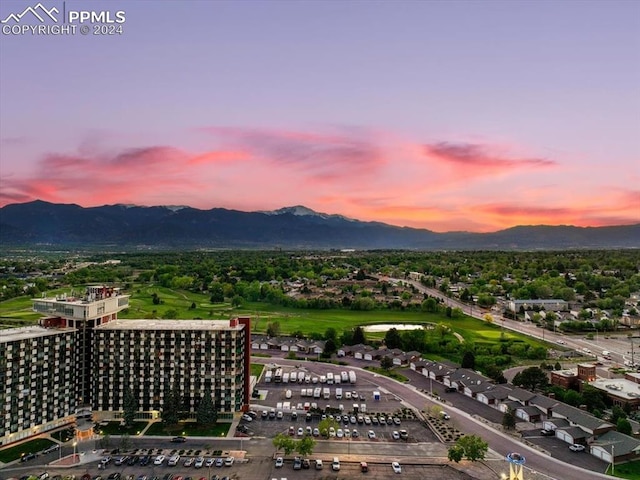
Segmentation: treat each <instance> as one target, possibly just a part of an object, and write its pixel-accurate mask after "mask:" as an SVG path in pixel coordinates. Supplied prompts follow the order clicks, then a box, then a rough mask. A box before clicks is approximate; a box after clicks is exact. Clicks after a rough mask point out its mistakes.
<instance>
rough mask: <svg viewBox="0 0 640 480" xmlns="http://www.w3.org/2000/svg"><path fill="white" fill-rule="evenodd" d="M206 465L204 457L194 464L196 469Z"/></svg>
mask: <svg viewBox="0 0 640 480" xmlns="http://www.w3.org/2000/svg"><path fill="white" fill-rule="evenodd" d="M203 465H204V457H197V458H196V461H195V463H194V464H193V466H194V467H196V468H202V466H203Z"/></svg>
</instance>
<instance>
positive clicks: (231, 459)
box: [224, 457, 236, 467]
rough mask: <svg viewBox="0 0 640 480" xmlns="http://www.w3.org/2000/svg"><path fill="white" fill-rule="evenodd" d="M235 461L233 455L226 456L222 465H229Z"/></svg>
mask: <svg viewBox="0 0 640 480" xmlns="http://www.w3.org/2000/svg"><path fill="white" fill-rule="evenodd" d="M235 461H236V459H235V457H227V458H225V459H224V466H225V467H231V466H232V465H233V462H235Z"/></svg>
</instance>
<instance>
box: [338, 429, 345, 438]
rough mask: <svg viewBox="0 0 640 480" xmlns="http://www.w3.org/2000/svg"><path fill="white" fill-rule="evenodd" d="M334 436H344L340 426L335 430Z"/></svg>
mask: <svg viewBox="0 0 640 480" xmlns="http://www.w3.org/2000/svg"><path fill="white" fill-rule="evenodd" d="M336 437H338V438H342V437H344V432H343V431H342V429H341V428H339V429H338V431H337V432H336Z"/></svg>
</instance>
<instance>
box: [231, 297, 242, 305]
mask: <svg viewBox="0 0 640 480" xmlns="http://www.w3.org/2000/svg"><path fill="white" fill-rule="evenodd" d="M243 301H244V299H243V298H242V297H241V296H240V295H234V296H233V298H232V299H231V305H232V306H233V307H239V306H240V305H242V302H243Z"/></svg>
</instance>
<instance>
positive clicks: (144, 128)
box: [0, 0, 640, 232]
mask: <svg viewBox="0 0 640 480" xmlns="http://www.w3.org/2000/svg"><path fill="white" fill-rule="evenodd" d="M40 1H41V6H42V7H44V8H45V9H46V10H47V11H50V12H51V11H52V10H51V9H52V8H53V7H56V8H57V9H58V11H59V12H62V14H61V15H62V16H64V15H69V14H70V12H79V11H87V12H89V11H93V12H96V13H99V12H101V11H105V12H108V13H109V15H110V17H109V18H106V17H105V16H103V17H102V18H98V19H94V20H97V22H96V23H94V24H91V23H86V22H85V23H82V24H81V23H77V20H74V22H73V23H69V19H68V18H67V17H65V18H64V19H62V18H61V17H56V19H59V22H57V23H58V26H59V25H60V24H61V23H63V20H67V26H69V27H71V26H72V25H73V26H74V27H76V29H77V30H76V31H75V34H57V35H56V34H53V33H51V32H49V33H46V34H35V35H34V34H32V33H31V32H30V31H27V32H26V33H21V30H20V29H21V28H22V27H23V26H25V25H27V26H29V25H30V26H34V28H36V27H38V26H39V25H45V26H49V27H51V26H52V25H54V22H53V21H52V20H49V19H46V18H45V19H44V20H45V21H44V22H43V23H41V22H40V21H39V20H38V19H37V18H36V17H35V16H33V14H32V13H31V12H27V13H25V15H24V16H23V17H21V18H20V19H18V20H17V21H16V17H15V16H14V17H13V18H8V17H9V16H10V15H11V14H16V15H17V14H20V13H22V12H23V11H24V10H25V9H26V8H27V7H30V6H31V7H33V8H36V5H37V3H38V1H37V0H35V1H12V0H3V1H2V2H0V18H1V19H2V20H6V22H5V23H3V24H2V28H3V30H2V38H1V39H0V206H2V205H7V204H11V203H22V202H28V201H32V200H35V199H40V200H45V201H49V202H56V203H75V204H78V205H82V206H85V207H89V206H98V205H105V204H136V205H149V206H151V205H188V206H192V207H195V208H200V209H210V208H216V207H223V208H230V209H237V210H243V211H256V210H275V209H278V208H281V207H285V206H293V205H304V206H306V207H309V208H311V209H313V210H316V211H319V212H324V213H331V214H341V215H345V216H347V217H351V218H356V219H359V220H366V221H380V222H385V223H389V224H393V225H402V226H410V227H419V228H427V229H430V230H433V231H438V232H443V231H459V230H464V231H475V232H489V231H496V230H500V229H503V228H508V227H511V226H515V225H538V224H546V225H568V224H570V225H578V226H604V225H621V224H634V223H640V2H639V1H636V0H607V1H580V0H573V1H568V0H567V1H526V0H521V1H517V0H513V1H490V0H488V1H426V0H424V1H417V0H414V1H402V0H399V1H338V0H333V1H316V2H314V1H297V2H294V1H269V0H262V1H251V0H245V1H206V0H198V1H192V0H182V1H172V0H162V1H152V0H138V1H118V0H112V1H100V0H96V1H88V0H85V1H82V0H67V1H66V2H62V1H57V0H40ZM118 11H121V12H122V16H123V17H124V19H125V21H124V23H107V21H108V20H113V19H115V18H117V17H116V12H118ZM40 13H41V14H42V10H40ZM84 26H86V27H87V28H89V34H87V35H84V34H82V33H80V28H81V27H84ZM117 27H118V28H120V29H119V30H117V31H116V30H115V29H116V28H117ZM27 28H28V27H27ZM94 28H96V29H97V31H98V32H99V33H100V32H102V31H103V30H104V31H107V33H109V29H111V30H110V33H112V34H106V35H94V34H93V33H95V32H94V31H93V29H94ZM5 32H6V33H5ZM16 32H17V33H16Z"/></svg>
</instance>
